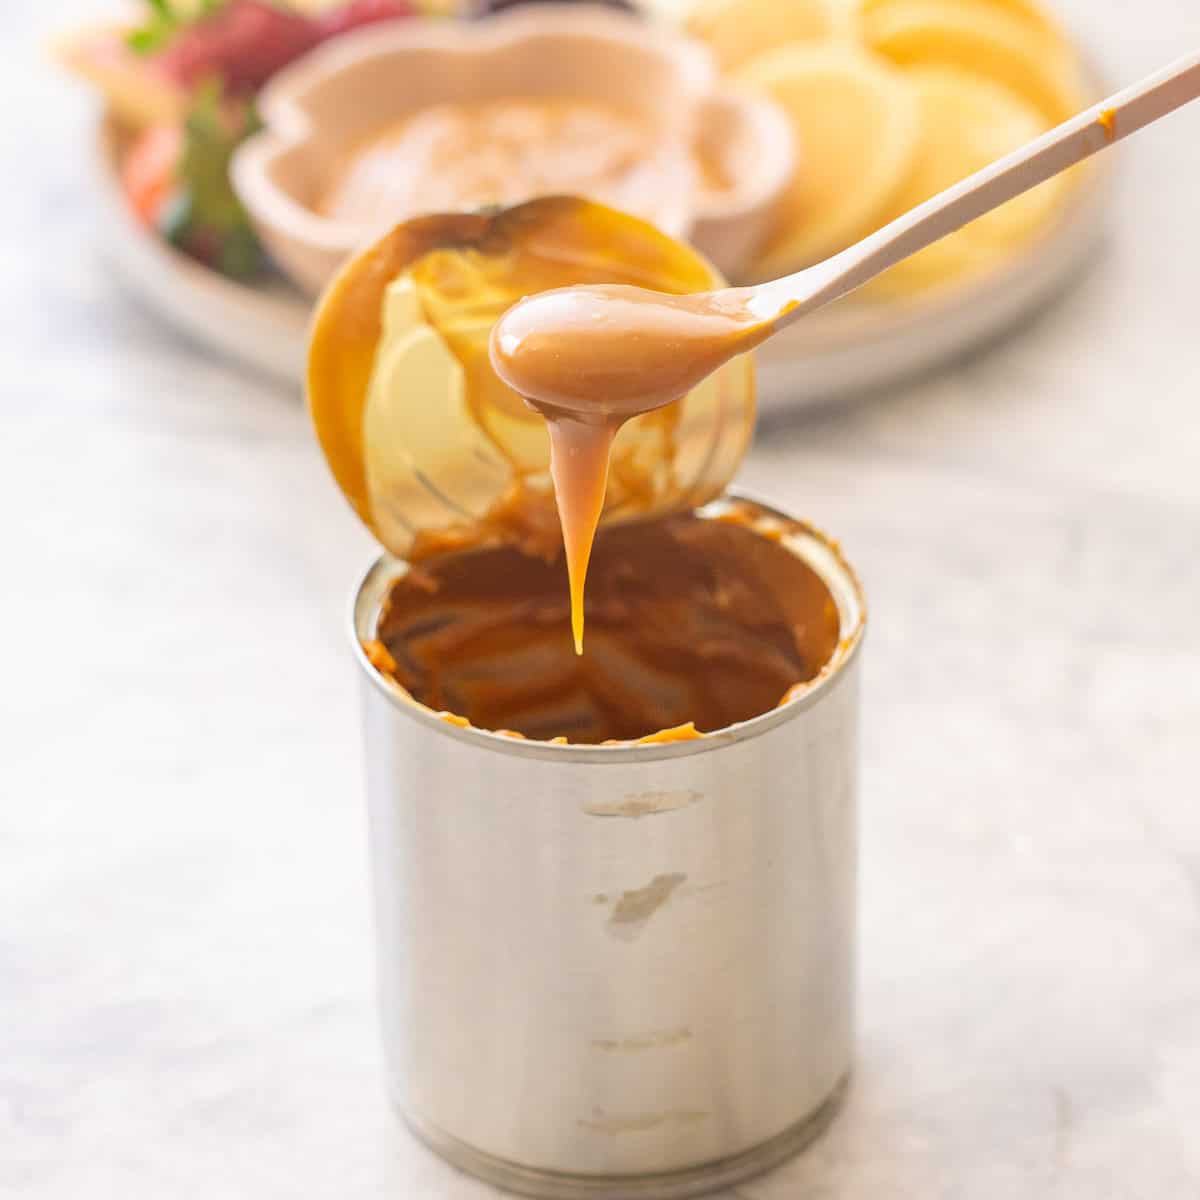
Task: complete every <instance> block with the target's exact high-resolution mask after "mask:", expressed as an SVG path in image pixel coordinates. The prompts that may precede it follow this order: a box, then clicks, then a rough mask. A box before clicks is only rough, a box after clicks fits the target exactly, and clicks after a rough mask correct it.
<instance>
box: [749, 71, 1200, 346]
mask: <svg viewBox="0 0 1200 1200" xmlns="http://www.w3.org/2000/svg"><path fill="white" fill-rule="evenodd" d="M1198 96H1200V53H1193V54H1189V55H1186V56H1185V57H1183V58H1181V59H1179V60H1177V61H1176V62H1174V63H1172V64H1171V65H1170V66H1169V67H1165V68H1164V69H1163V70H1161V71H1157V72H1155V74H1153V75H1150V76H1149V77H1148V78H1146V79H1143V80H1142V81H1141V82H1140V83H1136V84H1134V85H1133V86H1132V87H1128V88H1126V89H1125V90H1124V91H1121V92H1118V93H1117V94H1116V95H1115V96H1110V97H1109V98H1108V99H1107V100H1102V101H1101V102H1100V103H1099V104H1097V105H1095V106H1094V107H1092V108H1089V109H1087V110H1086V111H1085V112H1082V113H1080V114H1079V115H1078V116H1076V117H1072V118H1071V119H1070V120H1069V121H1064V122H1063V124H1061V125H1059V126H1057V127H1056V128H1054V129H1051V130H1049V131H1048V132H1047V133H1044V134H1043V135H1042V136H1041V137H1039V138H1037V139H1036V140H1035V141H1032V142H1030V143H1029V144H1028V145H1027V146H1023V147H1021V149H1019V150H1014V151H1013V152H1012V153H1011V154H1009V155H1006V156H1005V157H1004V158H1001V159H998V160H997V161H996V162H994V163H992V164H991V165H990V166H988V167H984V169H983V170H982V171H977V172H976V173H975V174H974V175H970V176H968V177H967V178H966V179H964V180H962V181H961V182H960V183H957V184H955V185H954V186H953V187H950V188H947V189H946V190H945V191H944V192H941V193H939V194H938V195H936V196H934V197H933V198H932V199H931V200H927V201H926V202H925V203H924V204H921V205H918V206H917V207H916V208H914V209H912V211H911V212H907V213H905V214H904V215H903V216H902V217H898V218H897V219H896V220H894V221H892V222H891V223H890V224H888V225H885V226H884V227H883V228H882V229H880V230H878V231H877V232H875V233H873V234H871V236H870V237H867V238H864V239H863V240H862V241H861V242H858V243H857V244H855V245H853V246H851V247H849V248H848V249H846V250H843V251H842V252H841V253H839V254H835V255H834V256H833V257H832V258H830V259H826V261H825V262H823V263H818V264H817V265H816V266H813V267H809V268H807V269H806V270H803V271H798V272H797V273H796V274H794V275H788V276H785V277H784V278H782V279H776V280H774V281H772V282H770V283H766V284H762V285H760V286H759V287H756V288H754V289H753V298H752V299H751V301H750V307H751V308H752V309H753V311H755V312H756V313H758V314H760V315H761V316H762V317H763V318H764V319H770V318H772V317H774V318H775V326H776V328H779V329H781V328H783V326H785V325H788V324H790V323H791V322H792V321H793V320H795V319H796V318H797V317H799V316H801V315H803V314H804V313H805V312H807V311H809V310H810V309H813V308H817V307H819V306H820V305H822V304H827V303H828V302H829V301H831V300H836V299H837V298H838V297H839V296H843V295H845V294H846V293H847V292H851V291H853V290H854V289H855V288H856V287H859V286H860V285H862V284H864V283H866V282H867V280H869V279H873V278H874V277H875V276H876V275H878V274H880V272H882V271H885V270H887V268H888V267H890V266H893V265H894V264H895V263H898V262H899V261H900V260H901V259H904V258H908V257H909V255H912V254H916V252H917V251H918V250H923V249H924V248H925V247H926V246H928V245H929V244H930V243H931V242H936V241H937V240H938V239H939V238H943V237H945V236H946V235H947V234H948V233H953V232H954V231H955V230H956V229H959V228H961V227H962V226H963V225H965V224H966V223H967V222H968V221H972V220H974V219H975V218H976V217H979V216H982V215H983V214H984V213H986V212H990V211H991V210H992V209H993V208H998V207H999V206H1000V205H1001V204H1003V203H1005V201H1007V200H1011V199H1012V198H1013V197H1014V196H1019V195H1020V194H1021V193H1022V192H1027V191H1029V189H1030V188H1034V187H1037V185H1038V184H1039V183H1044V182H1045V181H1046V180H1047V179H1050V178H1051V177H1053V176H1055V175H1057V174H1058V173H1059V172H1060V171H1065V170H1066V169H1067V168H1068V167H1073V166H1074V165H1075V164H1076V163H1079V162H1082V161H1083V160H1084V159H1085V158H1090V157H1091V156H1092V155H1093V154H1095V153H1097V151H1100V150H1104V149H1105V148H1106V147H1108V146H1110V145H1112V144H1113V143H1114V142H1118V141H1120V140H1121V139H1122V138H1126V137H1128V136H1129V135H1130V134H1131V133H1136V132H1137V131H1138V130H1139V129H1141V128H1142V127H1143V126H1145V125H1149V124H1150V123H1151V122H1152V121H1157V120H1158V119H1159V117H1164V116H1166V115H1167V114H1168V113H1170V112H1174V111H1175V109H1177V108H1181V107H1182V106H1183V105H1185V104H1187V103H1188V102H1189V101H1191V100H1195V99H1196V98H1197V97H1198Z"/></svg>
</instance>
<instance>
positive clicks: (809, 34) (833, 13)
mask: <svg viewBox="0 0 1200 1200" xmlns="http://www.w3.org/2000/svg"><path fill="white" fill-rule="evenodd" d="M837 18H838V7H837V0H787V2H786V3H780V0H700V2H699V3H698V4H696V5H695V6H694V7H693V8H692V10H691V11H690V13H689V14H688V16H687V19H686V21H685V28H686V29H687V31H688V32H689V33H690V34H692V36H693V37H697V38H699V39H700V40H701V41H703V42H706V43H707V44H708V46H709V48H710V49H711V50H712V52H713V54H714V55H715V57H716V59H717V62H718V63H719V64H720V66H721V68H722V69H723V70H726V71H730V70H734V69H735V68H737V67H740V66H742V65H743V64H744V63H747V62H749V61H750V60H751V59H753V58H757V57H758V56H759V55H760V54H764V53H766V52H767V51H770V50H773V49H774V48H775V47H777V46H782V45H783V44H784V43H787V42H810V41H821V40H823V39H826V38H829V37H831V36H832V35H833V34H834V33H835V31H836V27H837Z"/></svg>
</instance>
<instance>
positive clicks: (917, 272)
mask: <svg viewBox="0 0 1200 1200" xmlns="http://www.w3.org/2000/svg"><path fill="white" fill-rule="evenodd" d="M905 74H906V75H907V77H908V79H909V82H910V83H911V86H912V88H913V91H914V93H915V95H916V96H917V98H918V101H919V104H920V111H921V130H922V135H921V143H920V147H919V149H918V152H917V155H916V159H915V162H914V165H913V169H912V171H911V172H910V174H909V176H908V178H907V180H906V181H905V183H904V186H903V187H902V188H901V189H900V191H899V192H898V193H897V195H896V196H895V198H894V201H893V205H892V208H891V210H890V211H889V212H888V214H887V219H888V220H891V219H893V218H895V217H898V216H900V215H901V214H902V213H904V212H907V211H908V210H909V209H910V208H913V207H915V206H916V205H918V204H920V203H922V202H923V201H925V200H928V199H929V198H930V197H931V196H934V195H936V194H937V193H938V192H940V191H942V190H944V189H945V188H947V187H950V186H951V184H954V183H957V182H958V181H959V180H960V179H963V178H965V177H966V176H967V175H970V174H972V173H974V172H975V171H978V170H979V169H980V168H982V167H985V166H987V165H988V164H989V163H991V162H993V161H995V160H996V159H997V158H1000V157H1002V156H1003V155H1005V154H1007V153H1009V152H1010V151H1012V150H1015V149H1017V148H1018V147H1019V146H1022V145H1024V144H1025V143H1026V142H1028V141H1030V140H1031V139H1033V138H1035V137H1037V135H1038V134H1039V133H1041V132H1043V131H1044V129H1045V128H1046V124H1047V122H1046V119H1045V117H1044V116H1043V115H1042V113H1041V112H1040V111H1039V110H1038V109H1037V108H1035V107H1034V106H1033V105H1032V104H1030V103H1029V102H1028V101H1027V100H1024V99H1022V98H1021V97H1020V96H1018V95H1016V94H1014V93H1013V92H1011V91H1009V90H1008V89H1007V88H1004V87H1001V86H1000V85H999V84H997V83H994V82H993V81H992V80H990V79H984V78H981V77H980V76H978V75H974V74H972V73H970V72H969V71H964V70H962V69H960V68H957V67H914V68H912V69H910V70H909V71H907V72H905ZM1067 186H1068V184H1067V182H1066V181H1065V180H1064V177H1063V176H1057V177H1056V178H1054V179H1051V180H1049V181H1048V182H1047V183H1044V184H1042V186H1041V187H1038V188H1035V189H1034V190H1033V191H1032V192H1026V193H1025V195H1023V196H1018V197H1017V198H1016V199H1015V200H1010V201H1009V202H1008V203H1007V204H1005V205H1003V206H1002V207H1000V208H998V209H996V210H995V211H994V212H990V213H987V214H986V215H984V216H982V217H979V218H978V219H977V220H975V221H972V222H971V223H970V224H969V225H965V226H964V227H963V228H962V229H960V230H958V231H957V232H956V233H952V234H951V235H950V236H949V237H946V238H943V239H942V240H941V241H940V242H935V243H934V244H933V245H932V246H930V247H928V248H927V249H925V250H922V251H921V252H920V253H919V254H916V255H914V256H913V257H912V258H909V259H906V260H905V261H904V262H902V263H898V264H897V265H896V266H895V267H893V268H892V269H891V270H890V271H888V272H887V273H886V274H885V275H883V276H881V277H880V278H879V279H877V280H876V281H875V282H874V283H873V284H871V285H869V287H870V289H871V291H873V292H874V293H875V294H877V295H879V294H897V293H907V292H913V291H917V290H921V289H924V288H927V287H931V286H933V285H936V284H939V283H943V282H946V281H947V280H951V279H955V278H961V277H963V276H964V275H967V274H974V273H977V272H981V271H985V270H988V269H989V268H991V267H994V266H995V265H996V264H997V263H999V262H1001V261H1003V260H1005V259H1006V258H1010V257H1011V256H1012V255H1013V253H1014V252H1015V251H1018V250H1020V248H1021V247H1022V246H1025V245H1028V244H1029V243H1030V242H1031V241H1032V240H1033V239H1034V238H1036V237H1037V235H1038V234H1039V233H1040V232H1041V231H1042V230H1043V229H1045V228H1046V225H1047V224H1048V222H1049V221H1050V220H1051V218H1052V217H1053V215H1054V213H1055V212H1056V210H1057V208H1058V205H1059V202H1060V200H1061V197H1062V194H1063V190H1064V188H1065V187H1067Z"/></svg>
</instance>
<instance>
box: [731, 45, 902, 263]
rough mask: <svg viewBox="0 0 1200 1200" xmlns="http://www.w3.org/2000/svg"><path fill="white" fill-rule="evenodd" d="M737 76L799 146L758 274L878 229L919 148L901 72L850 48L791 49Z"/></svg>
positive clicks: (781, 50)
mask: <svg viewBox="0 0 1200 1200" xmlns="http://www.w3.org/2000/svg"><path fill="white" fill-rule="evenodd" d="M738 77H739V78H740V79H741V80H742V81H743V82H745V83H746V84H747V85H749V86H751V87H754V88H757V89H759V90H760V91H762V92H764V93H765V94H767V95H768V96H770V97H771V98H772V99H774V100H775V101H776V102H777V103H778V104H779V105H780V107H781V108H782V109H783V110H784V112H786V113H787V115H788V117H789V119H790V120H791V123H792V127H793V128H794V130H795V133H796V140H797V146H798V163H799V165H798V167H797V171H796V174H795V177H794V179H793V181H792V184H791V188H790V190H789V192H788V194H787V196H786V198H785V199H784V201H783V203H782V205H781V210H780V214H779V220H778V225H777V228H776V230H775V232H774V234H773V235H772V237H771V239H770V240H769V242H768V244H767V247H766V249H765V251H764V252H763V253H762V254H761V256H760V259H759V261H758V263H757V265H756V271H755V274H756V275H757V276H758V277H760V278H767V277H769V276H772V275H778V274H783V273H785V272H787V271H790V270H795V269H797V268H799V267H803V266H805V265H807V264H809V263H813V262H817V261H819V260H821V259H823V258H826V257H827V256H828V255H830V254H833V253H834V252H836V251H838V250H840V249H842V248H843V247H845V246H847V245H849V244H850V243H851V242H854V241H856V240H857V239H858V238H860V237H863V236H864V235H866V234H867V233H869V232H870V231H871V230H872V229H874V228H875V227H876V226H877V225H878V224H879V223H880V221H881V219H882V217H883V214H884V213H885V212H888V211H890V209H891V207H892V204H893V199H894V197H895V195H896V192H897V190H898V189H899V188H900V187H901V185H902V184H903V183H904V180H905V177H906V176H907V175H908V173H909V170H910V168H911V166H912V161H913V156H914V154H915V153H916V149H917V145H918V142H919V139H920V117H919V111H918V106H917V100H916V96H915V95H914V93H913V91H912V88H911V87H910V86H909V84H908V82H907V81H906V79H905V78H904V75H903V73H901V72H900V71H897V70H896V69H895V68H894V67H892V66H891V65H890V64H889V63H888V62H886V61H885V60H883V59H881V58H879V57H877V56H875V55H873V54H870V53H868V52H866V51H863V50H859V49H856V48H855V47H853V46H849V45H841V44H825V45H803V44H793V45H787V46H781V47H780V48H779V49H777V50H774V51H772V52H771V53H769V54H765V55H762V56H761V57H759V58H757V59H755V60H754V61H753V62H751V63H749V64H747V66H746V67H745V68H744V69H743V70H741V71H740V72H739V73H738Z"/></svg>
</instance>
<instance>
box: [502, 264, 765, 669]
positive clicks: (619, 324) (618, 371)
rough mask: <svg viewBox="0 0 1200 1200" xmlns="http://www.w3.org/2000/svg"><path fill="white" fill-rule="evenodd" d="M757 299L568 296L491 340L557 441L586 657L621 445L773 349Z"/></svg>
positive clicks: (507, 319)
mask: <svg viewBox="0 0 1200 1200" xmlns="http://www.w3.org/2000/svg"><path fill="white" fill-rule="evenodd" d="M749 295H750V292H749V291H748V290H746V289H743V290H738V291H724V292H718V293H701V294H698V295H684V296H678V295H667V294H664V293H661V292H651V291H647V290H646V289H644V288H638V287H629V286H623V285H619V284H610V285H593V286H579V287H568V288H558V289H555V290H553V291H548V292H542V293H541V294H539V295H535V296H530V297H528V298H527V299H525V300H523V301H521V303H519V304H517V305H516V306H515V307H514V308H512V309H510V310H509V311H508V312H507V313H506V314H505V315H504V316H503V317H501V319H500V320H499V321H498V322H497V324H496V326H495V328H494V329H493V331H492V338H491V362H492V366H493V367H494V368H495V371H496V374H497V375H498V376H499V377H500V379H501V380H503V381H504V382H505V383H506V384H507V385H508V386H509V387H511V388H512V389H513V390H514V391H516V392H518V393H519V394H520V395H521V396H522V397H523V398H524V399H525V402H526V403H527V404H528V405H529V406H530V407H531V408H533V409H534V410H535V411H536V412H539V413H541V414H542V416H543V417H545V419H546V423H547V426H548V428H549V431H550V446H551V471H552V474H553V477H554V491H555V496H556V497H557V501H558V512H559V519H560V521H561V523H562V533H563V544H564V546H565V548H566V557H567V572H568V576H569V579H570V591H571V631H572V635H573V637H574V641H575V652H576V653H577V654H582V653H583V626H584V604H583V596H584V584H585V581H586V578H587V570H588V561H589V558H590V556H591V549H592V541H593V539H594V537H595V534H596V528H597V525H598V523H599V520H600V514H601V512H602V510H603V508H604V496H605V489H606V487H607V481H608V463H609V453H610V450H611V447H612V443H613V438H614V437H615V436H616V434H617V431H618V430H619V429H620V428H621V426H622V425H623V424H624V423H625V422H626V421H628V420H629V419H630V418H631V417H636V416H641V415H642V414H644V413H649V412H654V411H655V410H656V409H660V408H664V407H665V406H666V405H668V404H671V403H672V402H673V401H675V400H678V399H680V398H681V397H682V396H684V395H686V394H687V393H688V392H689V391H690V390H691V389H692V388H693V387H695V386H696V385H697V384H699V383H700V382H701V381H702V380H704V379H706V378H707V377H708V376H709V375H711V374H712V373H713V372H714V371H715V370H717V369H718V368H719V367H720V366H722V365H723V364H724V363H726V362H728V361H729V359H731V358H733V357H734V356H735V355H738V354H742V353H744V352H745V351H747V350H751V349H753V348H754V347H755V346H757V345H758V344H759V343H760V342H762V341H764V340H765V339H766V338H767V336H768V335H769V333H770V332H771V328H772V326H771V324H770V323H769V322H766V321H763V320H762V319H761V318H760V317H758V316H756V315H755V314H754V313H753V312H751V311H750V309H749V308H747V307H746V304H745V303H744V300H745V298H747V297H748V296H749Z"/></svg>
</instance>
